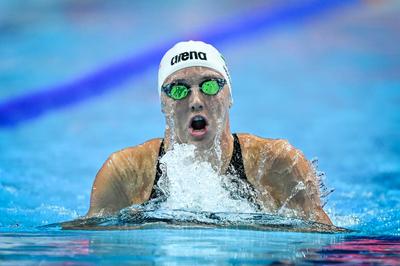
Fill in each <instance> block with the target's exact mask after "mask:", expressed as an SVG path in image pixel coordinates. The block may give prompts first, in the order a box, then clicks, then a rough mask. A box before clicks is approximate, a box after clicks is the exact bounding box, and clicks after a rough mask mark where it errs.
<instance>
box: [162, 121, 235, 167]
mask: <svg viewBox="0 0 400 266" xmlns="http://www.w3.org/2000/svg"><path fill="white" fill-rule="evenodd" d="M216 138H218V136H217V137H216ZM219 140H220V141H212V142H211V143H210V144H209V145H206V146H201V145H199V146H197V149H196V156H198V158H200V160H202V161H207V162H210V163H211V165H212V167H213V168H214V169H215V170H216V171H217V172H218V173H220V174H221V173H225V172H226V170H227V168H228V166H229V163H230V160H231V157H232V152H233V136H232V133H231V130H230V124H229V119H228V120H227V121H226V125H225V127H224V130H223V131H222V132H221V135H220V136H219ZM172 141H173V140H171V132H170V129H169V128H168V127H167V128H166V129H165V132H164V149H165V150H166V151H168V150H169V149H170V146H171V142H172ZM217 145H218V146H217Z"/></svg>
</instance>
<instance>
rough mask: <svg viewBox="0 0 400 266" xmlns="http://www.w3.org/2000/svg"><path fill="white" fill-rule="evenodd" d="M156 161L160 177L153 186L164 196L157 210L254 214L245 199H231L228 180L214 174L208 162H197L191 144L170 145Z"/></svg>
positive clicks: (227, 177)
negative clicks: (158, 164) (158, 162)
mask: <svg viewBox="0 0 400 266" xmlns="http://www.w3.org/2000/svg"><path fill="white" fill-rule="evenodd" d="M160 162H161V164H162V170H163V175H162V177H161V178H160V180H159V182H158V184H157V185H158V187H159V189H161V190H162V191H163V192H165V194H166V200H165V201H164V202H162V204H161V205H160V208H165V209H184V210H191V211H207V212H238V213H249V212H257V210H256V209H255V208H254V207H253V206H252V205H251V204H250V202H248V201H247V200H246V199H241V198H239V199H238V198H233V197H232V196H231V193H230V187H229V185H228V184H229V182H228V180H230V179H231V178H232V177H231V176H227V175H220V174H218V173H217V171H216V170H215V169H213V167H212V165H211V163H209V162H205V161H201V160H199V159H197V157H196V147H195V146H194V145H188V144H174V146H173V148H172V149H171V150H169V151H167V152H166V154H165V155H164V156H163V157H162V158H161V160H160ZM243 189H245V188H243Z"/></svg>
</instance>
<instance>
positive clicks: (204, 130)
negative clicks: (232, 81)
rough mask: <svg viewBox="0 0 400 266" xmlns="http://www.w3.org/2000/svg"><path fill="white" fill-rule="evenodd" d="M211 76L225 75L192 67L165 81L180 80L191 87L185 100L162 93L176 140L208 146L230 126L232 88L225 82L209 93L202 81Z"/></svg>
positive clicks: (164, 107)
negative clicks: (215, 92)
mask: <svg viewBox="0 0 400 266" xmlns="http://www.w3.org/2000/svg"><path fill="white" fill-rule="evenodd" d="M210 78H222V79H223V78H224V77H223V76H222V75H221V74H220V73H219V72H217V71H215V70H213V69H210V68H207V67H189V68H184V69H181V70H179V71H176V72H175V73H173V74H171V75H170V76H168V77H167V79H166V80H165V81H164V84H163V85H166V84H170V83H176V82H179V83H183V84H187V85H189V86H190V89H191V92H190V93H189V95H188V96H187V97H186V98H184V99H182V100H174V99H172V98H170V97H168V96H167V95H166V94H165V93H164V92H161V93H162V95H161V104H162V111H163V113H164V114H165V117H166V119H167V127H169V128H170V132H171V135H172V136H173V141H176V142H178V143H188V144H194V145H196V146H197V147H198V148H200V149H201V148H203V149H207V148H209V147H211V146H212V145H213V143H214V140H215V139H216V137H219V136H220V134H221V133H222V132H223V131H224V130H225V128H226V127H227V126H229V122H228V119H229V116H228V111H229V107H230V105H231V95H230V91H229V87H228V85H227V84H225V85H224V87H223V88H222V90H220V91H219V92H218V93H217V94H216V95H206V94H204V93H203V92H201V91H200V88H199V84H201V83H202V82H203V81H205V80H209V79H210Z"/></svg>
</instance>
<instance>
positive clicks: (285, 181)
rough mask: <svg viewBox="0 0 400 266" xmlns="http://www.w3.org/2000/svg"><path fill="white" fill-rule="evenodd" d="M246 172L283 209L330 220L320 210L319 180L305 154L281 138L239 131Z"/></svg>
mask: <svg viewBox="0 0 400 266" xmlns="http://www.w3.org/2000/svg"><path fill="white" fill-rule="evenodd" d="M238 137H239V141H240V145H241V148H242V155H243V161H244V166H245V171H246V175H247V177H248V179H249V181H250V182H252V183H253V184H254V185H256V186H257V187H258V188H259V189H261V190H262V191H263V192H264V194H265V195H267V196H268V200H267V201H269V202H271V201H272V202H273V204H270V206H274V208H275V209H276V210H277V211H278V213H283V212H284V211H288V210H295V211H296V212H295V213H296V216H300V217H302V218H307V219H311V220H315V221H320V222H324V223H328V224H329V223H331V222H330V220H329V218H328V217H327V215H326V214H325V212H324V211H323V210H322V206H321V200H320V192H319V182H318V180H317V177H316V175H315V170H314V168H313V167H312V165H311V164H310V162H309V161H308V160H307V159H306V158H305V156H304V154H303V153H302V152H301V151H300V150H298V149H296V148H295V147H293V145H291V144H290V143H289V142H288V141H287V140H284V139H267V138H261V137H258V136H254V135H251V134H239V135H238Z"/></svg>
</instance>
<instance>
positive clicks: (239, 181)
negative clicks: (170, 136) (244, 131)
mask: <svg viewBox="0 0 400 266" xmlns="http://www.w3.org/2000/svg"><path fill="white" fill-rule="evenodd" d="M232 135H233V139H234V142H233V152H232V158H231V161H230V163H229V166H228V169H227V171H226V174H227V175H230V176H232V177H233V178H230V179H229V182H230V184H231V186H230V187H231V189H230V192H231V193H230V194H231V196H232V198H234V199H238V198H244V199H247V200H248V201H249V202H250V203H251V204H252V205H253V206H254V207H256V208H257V209H258V210H259V209H260V205H259V203H258V201H257V200H256V199H255V195H256V190H255V189H254V187H253V186H252V185H251V184H250V183H249V182H248V181H247V176H246V172H245V170H244V164H243V157H242V149H241V148H240V143H239V138H238V136H237V135H236V134H235V133H234V134H232ZM164 154H165V150H164V140H162V142H161V145H160V150H159V152H158V160H157V168H156V169H157V172H156V178H155V180H154V185H153V189H152V191H151V194H150V198H149V200H152V199H156V198H159V197H162V196H163V192H162V191H161V190H160V189H158V188H157V183H158V181H159V180H160V177H161V176H162V174H163V172H162V170H161V164H160V158H161V157H162V156H164ZM243 184H245V185H244V187H245V189H243Z"/></svg>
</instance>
